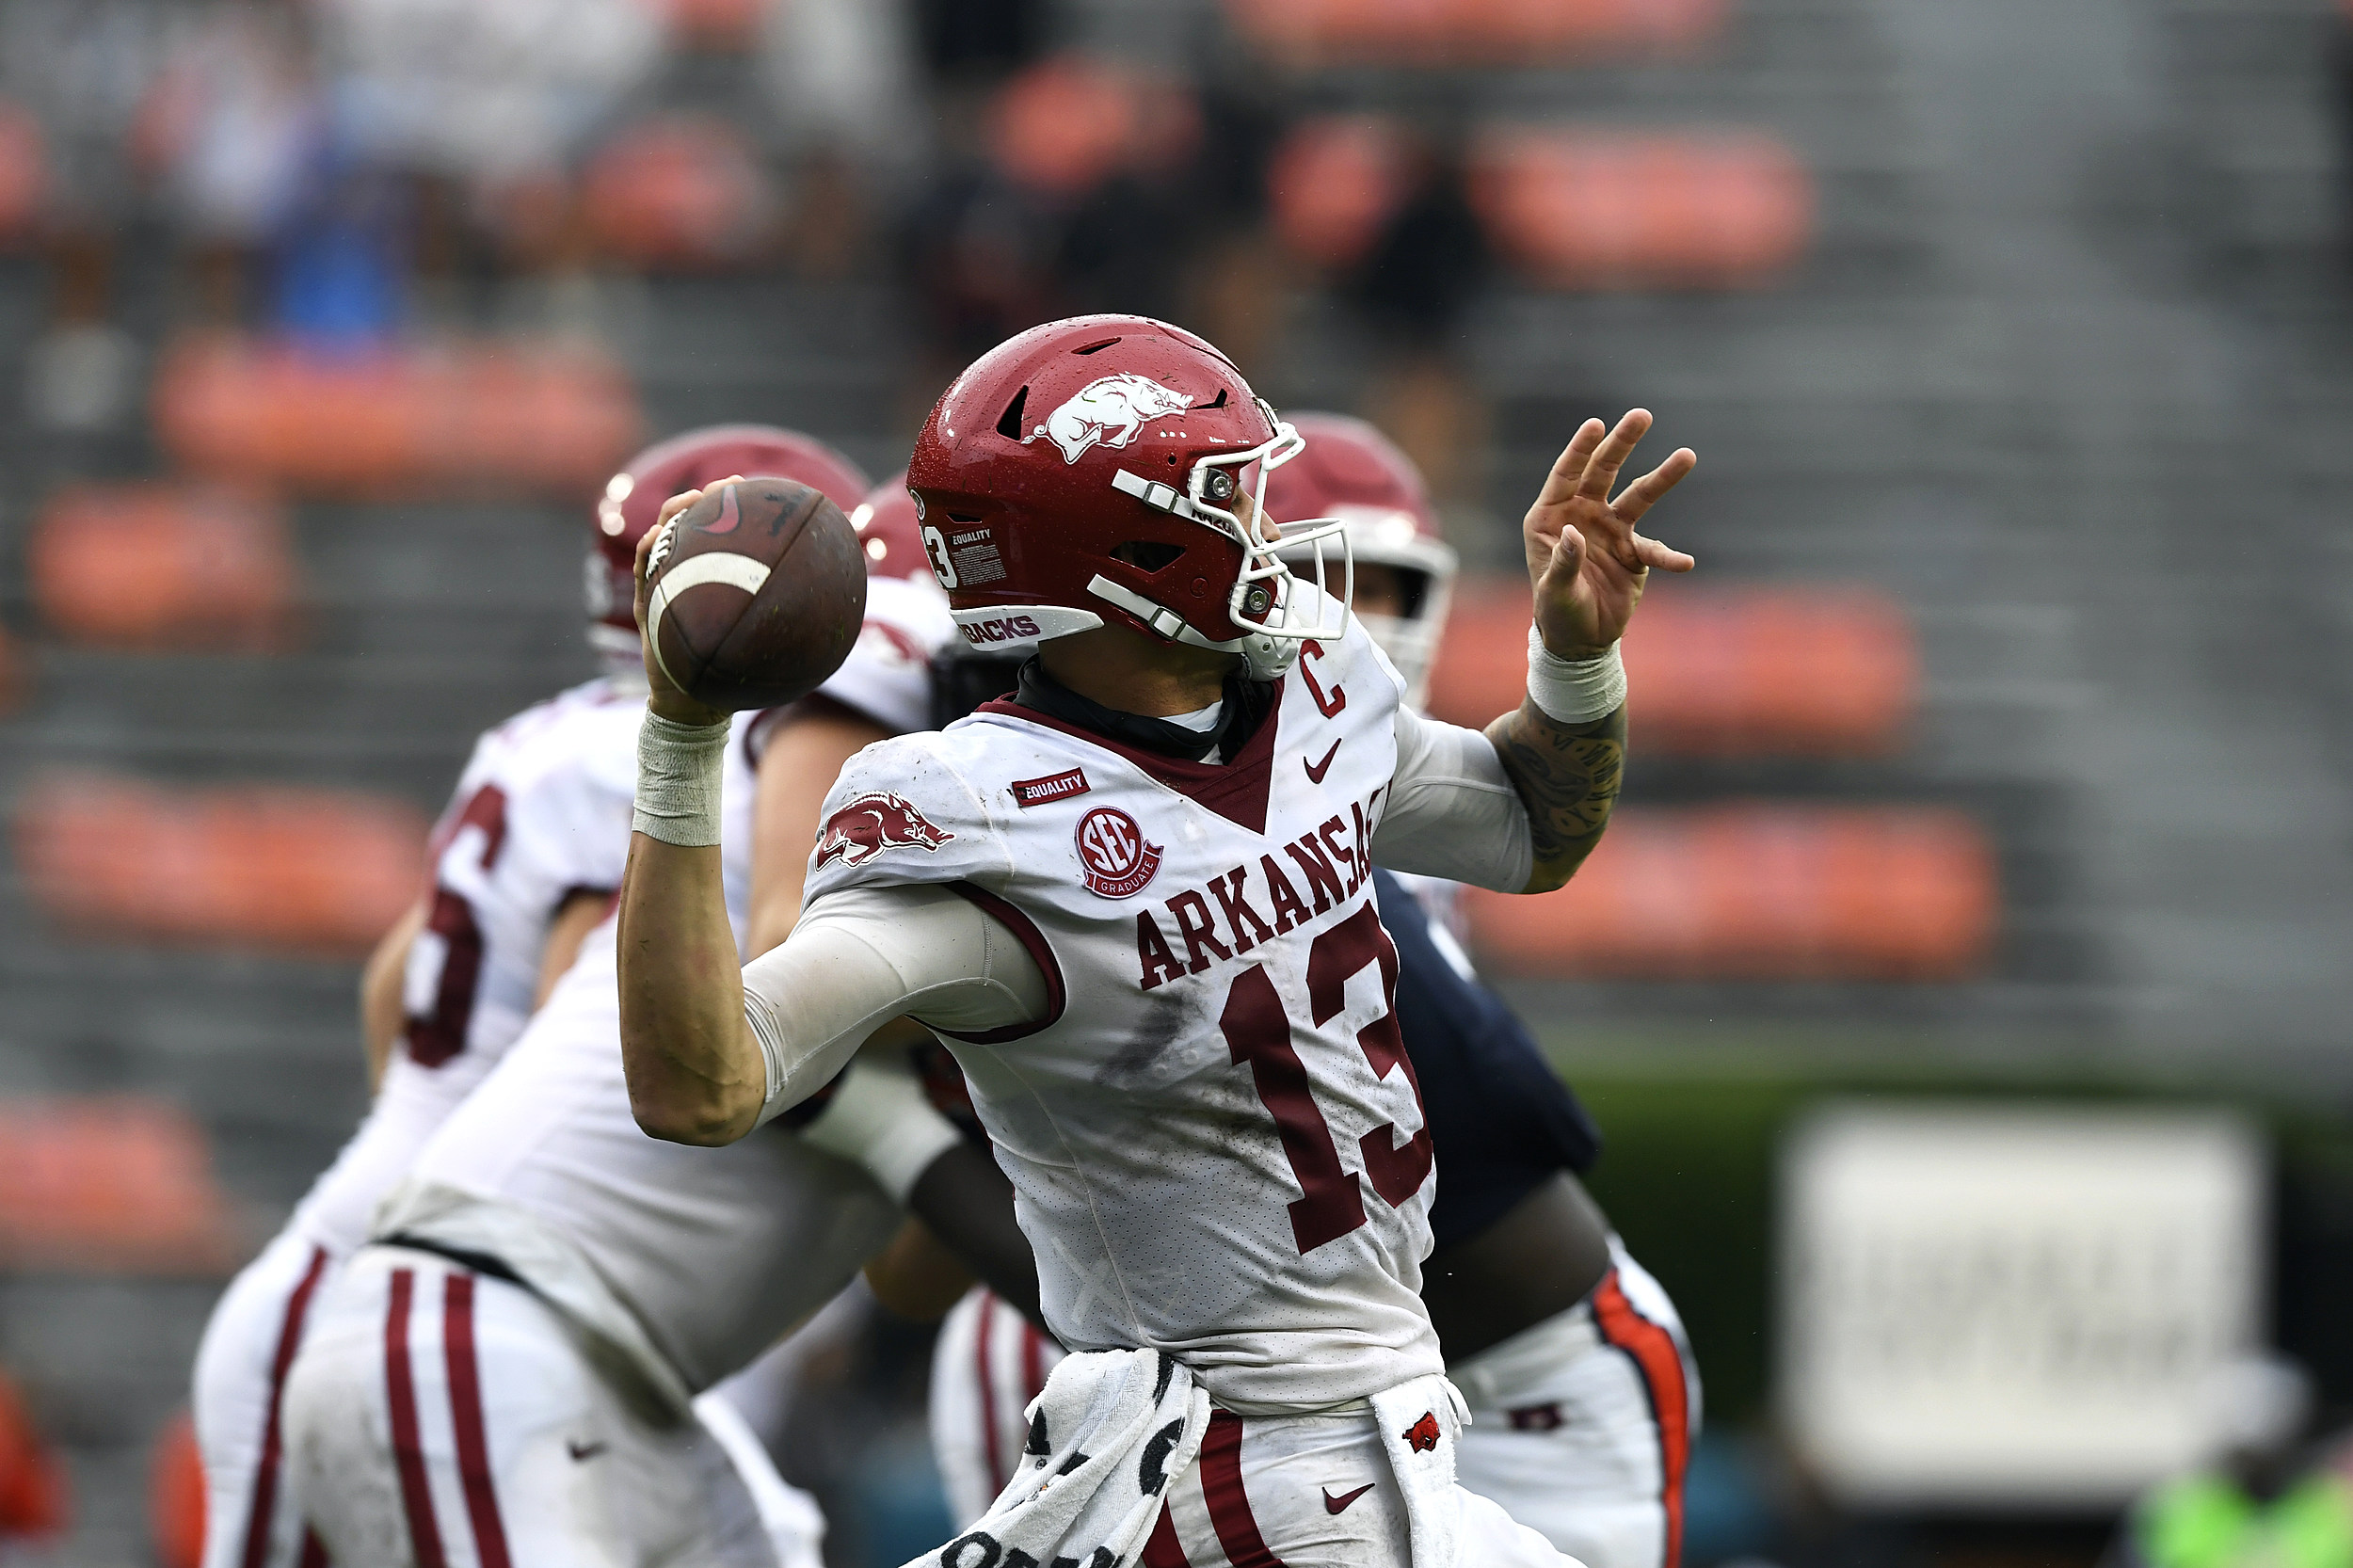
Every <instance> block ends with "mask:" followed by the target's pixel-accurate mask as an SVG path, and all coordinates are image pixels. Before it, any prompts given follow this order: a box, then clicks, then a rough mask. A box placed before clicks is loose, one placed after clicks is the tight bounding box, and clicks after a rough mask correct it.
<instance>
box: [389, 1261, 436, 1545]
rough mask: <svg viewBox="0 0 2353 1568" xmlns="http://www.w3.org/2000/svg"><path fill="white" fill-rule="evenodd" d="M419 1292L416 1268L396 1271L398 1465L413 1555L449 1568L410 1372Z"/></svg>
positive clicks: (392, 1363)
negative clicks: (412, 1307)
mask: <svg viewBox="0 0 2353 1568" xmlns="http://www.w3.org/2000/svg"><path fill="white" fill-rule="evenodd" d="M416 1289H417V1273H416V1271H415V1270H413V1269H394V1270H393V1271H392V1306H391V1308H390V1310H388V1311H387V1312H386V1313H385V1316H384V1392H385V1395H386V1400H387V1402H389V1403H390V1404H391V1406H392V1462H393V1464H394V1465H395V1466H396V1467H397V1468H398V1469H399V1471H400V1506H401V1509H402V1511H403V1512H406V1513H407V1514H408V1545H409V1551H410V1554H411V1555H412V1556H414V1557H415V1559H416V1560H417V1568H449V1560H448V1559H447V1558H445V1557H443V1556H442V1555H441V1531H440V1526H438V1525H436V1524H435V1523H434V1522H433V1487H432V1483H431V1482H430V1481H429V1480H427V1479H426V1478H425V1473H424V1447H423V1446H422V1445H421V1444H419V1442H418V1441H417V1385H416V1382H415V1380H414V1378H413V1377H411V1375H410V1373H409V1370H408V1303H409V1299H410V1298H411V1297H413V1296H414V1295H415V1294H416Z"/></svg>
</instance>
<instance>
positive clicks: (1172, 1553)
mask: <svg viewBox="0 0 2353 1568" xmlns="http://www.w3.org/2000/svg"><path fill="white" fill-rule="evenodd" d="M1137 1561H1138V1562H1139V1563H1141V1564H1142V1565H1143V1568H1193V1564H1192V1563H1191V1562H1188V1561H1187V1560H1185V1548H1184V1545H1183V1544H1182V1543H1180V1542H1179V1541H1178V1540H1177V1521H1176V1520H1174V1519H1172V1518H1170V1517H1169V1516H1168V1505H1167V1504H1166V1503H1162V1504H1161V1505H1160V1517H1159V1518H1158V1519H1156V1520H1154V1521H1153V1522H1152V1535H1151V1538H1150V1539H1149V1540H1147V1541H1145V1542H1144V1555H1143V1556H1142V1557H1140V1558H1138V1559H1137Z"/></svg>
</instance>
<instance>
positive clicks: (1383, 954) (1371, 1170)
mask: <svg viewBox="0 0 2353 1568" xmlns="http://www.w3.org/2000/svg"><path fill="white" fill-rule="evenodd" d="M1368 964H1378V965H1380V967H1381V996H1382V1002H1383V1006H1382V1010H1381V1016H1379V1017H1377V1018H1375V1019H1373V1020H1372V1022H1370V1023H1369V1024H1367V1025H1366V1026H1365V1027H1364V1028H1363V1029H1362V1030H1359V1031H1358V1032H1357V1034H1356V1045H1357V1048H1359V1049H1361V1050H1362V1051H1363V1052H1364V1053H1365V1060H1366V1061H1367V1062H1369V1063H1370V1064H1372V1071H1373V1076H1374V1077H1376V1078H1382V1079H1385V1078H1387V1077H1388V1076H1389V1073H1390V1070H1391V1069H1392V1068H1399V1067H1401V1068H1403V1069H1404V1072H1405V1082H1406V1084H1407V1086H1408V1087H1410V1088H1411V1089H1412V1090H1413V1092H1414V1106H1415V1109H1416V1110H1417V1111H1418V1110H1420V1109H1421V1082H1420V1080H1418V1079H1417V1078H1416V1077H1415V1076H1414V1063H1413V1059H1412V1058H1411V1057H1409V1056H1407V1055H1406V1054H1405V1042H1404V1039H1403V1037H1402V1036H1401V1034H1400V1033H1399V1032H1398V1027H1397V1013H1396V1011H1395V1007H1394V1005H1393V1003H1394V999H1395V997H1396V995H1397V949H1396V947H1395V946H1394V945H1393V944H1392V943H1391V942H1390V941H1389V934H1388V933H1387V932H1385V931H1384V930H1382V929H1381V917H1380V916H1379V914H1377V913H1376V912H1375V911H1374V909H1373V906H1372V904H1371V903H1370V902H1369V901H1368V902H1367V903H1366V904H1364V906H1363V907H1362V908H1360V909H1358V910H1357V911H1356V913H1354V914H1353V915H1351V916H1350V917H1349V918H1348V919H1346V920H1342V921H1341V922H1340V923H1339V924H1337V925H1336V926H1333V927H1332V928H1331V929H1330V930H1328V931H1325V932H1323V933H1321V935H1319V936H1317V937H1316V940H1315V945H1314V946H1313V947H1311V948H1310V949H1308V952H1307V1007H1308V1013H1309V1016H1310V1020H1311V1021H1312V1022H1313V1023H1314V1024H1315V1025H1317V1026H1318V1027H1321V1025H1322V1024H1323V1023H1324V1022H1325V1021H1326V1020H1327V1019H1329V1018H1331V1017H1332V1016H1334V1015H1336V1014H1337V1013H1338V1012H1339V1011H1340V1009H1341V1008H1342V1007H1343V1006H1344V1005H1345V1004H1346V1000H1347V990H1348V983H1349V981H1350V980H1352V979H1353V978H1354V977H1355V976H1356V975H1357V974H1359V973H1361V972H1362V971H1363V969H1364V968H1365V966H1366V965H1368ZM1218 1027H1219V1029H1220V1030H1222V1031H1223V1032H1224V1033H1225V1045H1226V1048H1227V1049H1228V1050H1229V1051H1231V1052H1232V1053H1233V1059H1234V1061H1235V1062H1236V1063H1242V1062H1247V1063H1249V1064H1250V1077H1251V1081H1252V1082H1253V1083H1254V1084H1255V1085H1256V1086H1257V1091H1258V1098H1259V1100H1260V1102H1261V1103H1263V1104H1264V1105H1265V1106H1266V1108H1267V1111H1268V1113H1269V1114H1271V1115H1273V1118H1274V1130H1275V1134H1276V1136H1277V1137H1279V1138H1280V1139H1281V1140H1282V1143H1283V1154H1284V1157H1285V1158H1286V1159H1288V1160H1289V1161H1290V1167H1291V1176H1293V1177H1294V1178H1295V1179H1296V1180H1297V1181H1298V1183H1299V1189H1300V1196H1299V1197H1298V1198H1297V1199H1295V1200H1294V1201H1293V1202H1292V1203H1291V1205H1290V1216H1291V1236H1292V1239H1293V1240H1296V1241H1297V1242H1298V1244H1299V1250H1300V1252H1301V1253H1302V1254H1303V1255H1304V1254H1306V1253H1310V1252H1313V1251H1315V1249H1316V1248H1318V1247H1320V1246H1321V1245H1323V1243H1325V1242H1326V1241H1331V1240H1337V1239H1338V1238H1340V1237H1342V1236H1345V1235H1347V1234H1348V1233H1349V1232H1350V1231H1352V1230H1354V1229H1355V1228H1356V1227H1357V1226H1358V1225H1361V1224H1364V1223H1365V1198H1364V1188H1363V1185H1362V1183H1361V1182H1360V1181H1359V1179H1358V1177H1357V1174H1356V1173H1355V1172H1354V1171H1351V1170H1346V1169H1344V1168H1343V1167H1342V1166H1341V1164H1340V1151H1339V1147H1338V1145H1337V1144H1335V1143H1334V1142H1333V1141H1332V1127H1331V1124H1330V1123H1329V1122H1327V1121H1325V1120H1324V1119H1323V1110H1322V1108H1321V1106H1319V1105H1317V1104H1316V1097H1315V1093H1314V1091H1313V1089H1312V1087H1311V1086H1310V1084H1309V1083H1308V1080H1307V1067H1306V1064H1305V1063H1304V1062H1302V1061H1301V1060H1300V1059H1299V1050H1298V1048H1297V1047H1296V1046H1295V1045H1293V1044H1292V1040H1291V1021H1290V1016H1289V1013H1288V1012H1286V1011H1285V1009H1284V1007H1283V999H1282V998H1281V997H1280V996H1278V995H1276V994H1275V990H1274V982H1273V980H1272V979H1271V978H1269V976H1268V974H1267V972H1266V966H1264V965H1263V964H1253V965H1251V966H1250V968H1247V969H1244V970H1243V971H1242V972H1241V974H1239V975H1237V976H1236V977H1235V978H1234V984H1233V988H1232V989H1231V990H1229V991H1228V992H1227V993H1226V996H1225V1012H1224V1013H1223V1014H1221V1015H1220V1016H1219V1017H1218ZM1396 1135H1397V1124H1396V1123H1395V1122H1385V1123H1383V1124H1382V1125H1381V1126H1379V1127H1377V1128H1373V1129H1372V1130H1371V1131H1370V1132H1368V1133H1366V1134H1365V1135H1364V1137H1362V1138H1361V1139H1359V1140H1357V1148H1358V1150H1359V1152H1360V1153H1361V1155H1362V1157H1363V1163H1364V1175H1365V1176H1368V1177H1369V1178H1370V1179H1371V1181H1372V1190H1373V1191H1374V1192H1378V1193H1379V1194H1380V1195H1381V1198H1382V1201H1383V1202H1385V1203H1386V1204H1388V1205H1389V1206H1390V1207H1391V1208H1396V1207H1397V1206H1398V1205H1400V1204H1402V1203H1403V1202H1405V1200H1406V1199H1408V1198H1410V1197H1412V1196H1413V1195H1414V1194H1415V1193H1416V1192H1419V1191H1421V1185H1422V1183H1423V1182H1424V1181H1426V1180H1428V1179H1429V1176H1430V1166H1431V1147H1430V1128H1429V1117H1428V1114H1427V1113H1426V1112H1425V1113H1424V1115H1423V1126H1422V1129H1421V1130H1420V1131H1419V1132H1417V1133H1415V1134H1414V1135H1413V1136H1412V1137H1411V1138H1408V1139H1406V1140H1405V1142H1404V1143H1402V1144H1399V1143H1396V1142H1394V1140H1395V1138H1396Z"/></svg>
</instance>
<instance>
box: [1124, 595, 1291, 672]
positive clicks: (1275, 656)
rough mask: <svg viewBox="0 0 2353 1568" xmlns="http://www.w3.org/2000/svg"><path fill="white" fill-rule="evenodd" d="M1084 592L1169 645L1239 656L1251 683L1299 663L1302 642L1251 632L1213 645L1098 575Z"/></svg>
mask: <svg viewBox="0 0 2353 1568" xmlns="http://www.w3.org/2000/svg"><path fill="white" fill-rule="evenodd" d="M1087 592H1089V593H1091V594H1093V595H1094V596H1095V597H1096V598H1097V599H1099V600H1102V601H1103V602H1104V603H1106V604H1112V605H1116V606H1118V607H1119V608H1120V609H1122V610H1125V611H1127V612H1128V614H1129V615H1131V616H1135V617H1136V619H1138V620H1140V621H1142V622H1144V625H1146V626H1148V627H1150V628H1151V629H1152V630H1153V631H1154V632H1157V633H1158V634H1159V635H1160V636H1162V637H1165V638H1167V639H1168V640H1169V641H1170V642H1172V643H1183V644H1184V645H1185V646H1186V647H1188V648H1209V649H1212V650H1214V651H1216V652H1219V653H1239V654H1241V659H1242V664H1244V665H1245V666H1247V667H1248V669H1249V671H1250V679H1251V680H1274V679H1275V678H1276V677H1278V676H1280V675H1282V674H1284V673H1285V672H1287V671H1288V670H1289V668H1290V667H1291V665H1293V664H1297V663H1298V662H1299V648H1300V644H1301V643H1302V642H1304V641H1305V638H1296V639H1293V638H1284V637H1270V636H1267V635H1264V634H1263V633H1259V632H1252V633H1250V634H1248V635H1246V636H1241V637H1233V638H1229V639H1228V640H1226V641H1225V642H1222V643H1221V642H1213V641H1211V640H1210V639H1209V638H1208V637H1205V636H1203V635H1202V634H1201V633H1200V632H1197V631H1195V630H1194V629H1193V623H1192V622H1191V621H1189V620H1187V619H1185V617H1184V616H1180V615H1178V614H1177V612H1176V611H1174V610H1172V609H1170V608H1168V606H1166V605H1164V604H1155V603H1154V602H1153V601H1152V600H1148V599H1146V598H1144V596H1143V595H1142V594H1140V593H1138V592H1136V591H1135V590H1134V589H1133V588H1129V587H1125V586H1122V585H1121V584H1117V583H1114V582H1112V580H1111V579H1110V578H1108V577H1104V576H1101V575H1099V574H1098V575H1097V576H1096V579H1095V581H1094V582H1092V583H1089V584H1087Z"/></svg>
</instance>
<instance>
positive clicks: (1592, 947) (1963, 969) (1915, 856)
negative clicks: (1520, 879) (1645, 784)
mask: <svg viewBox="0 0 2353 1568" xmlns="http://www.w3.org/2000/svg"><path fill="white" fill-rule="evenodd" d="M1999 906H2000V894H1999V890H1998V887H1997V878H1996V875H1995V870H1994V856H1993V844H1992V842H1991V841H1990V840H1988V838H1987V836H1986V834H1985V831H1984V829H1983V828H1982V827H1980V826H1979V825H1978V824H1977V823H1976V822H1975V821H1973V820H1972V819H1970V818H1969V817H1967V816H1965V815H1963V814H1961V813H1960V812H1957V811H1951V810H1946V809H1942V808H1915V807H1815V806H1788V805H1779V804H1774V805H1766V804H1750V805H1736V806H1723V807H1711V808H1702V809H1694V810H1663V809H1650V810H1645V809H1643V808H1627V809H1625V810H1623V811H1621V812H1619V813H1618V815H1617V817H1616V819H1615V820H1613V821H1612V822H1611V824H1610V825H1609V833H1608V834H1607V835H1606V836H1605V837H1604V838H1603V840H1602V841H1601V845H1600V847H1599V848H1598V849H1596V850H1594V851H1593V858H1592V859H1591V860H1589V861H1587V862H1586V864H1585V866H1584V868H1583V869H1582V870H1580V871H1579V872H1577V877H1576V879H1575V880H1574V881H1572V882H1571V883H1570V884H1569V886H1568V887H1566V888H1562V889H1561V891H1560V892H1557V893H1550V894H1545V895H1543V896H1541V897H1537V898H1518V897H1513V896H1511V895H1508V894H1502V893H1487V892H1481V891H1479V890H1477V889H1473V890H1472V891H1471V892H1470V894H1469V895H1468V897H1467V900H1466V902H1465V911H1466V913H1467V914H1468V916H1469V919H1470V924H1471V933H1472V937H1473V940H1474V942H1475V944H1476V946H1477V948H1478V950H1479V952H1480V954H1481V957H1482V959H1484V960H1485V961H1486V962H1487V963H1489V964H1491V965H1492V966H1493V967H1494V968H1496V969H1497V971H1498V972H1503V973H1510V974H1517V975H1535V976H1552V977H1560V978H1569V977H1578V978H1647V979H1659V980H1751V981H1755V980H1853V981H1860V980H1879V981H1934V980H1961V979H1965V978H1968V977H1971V976H1973V975H1975V974H1977V972H1979V970H1980V969H1981V968H1982V967H1983V965H1984V962H1985V959H1986V956H1987V954H1988V952H1990V950H1991V948H1992V946H1993V936H1994V931H1995V926H1996V924H1997V922H1998V920H1999V913H2000V908H1999Z"/></svg>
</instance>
